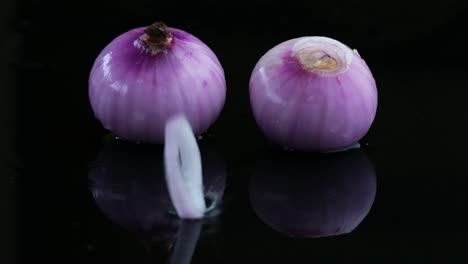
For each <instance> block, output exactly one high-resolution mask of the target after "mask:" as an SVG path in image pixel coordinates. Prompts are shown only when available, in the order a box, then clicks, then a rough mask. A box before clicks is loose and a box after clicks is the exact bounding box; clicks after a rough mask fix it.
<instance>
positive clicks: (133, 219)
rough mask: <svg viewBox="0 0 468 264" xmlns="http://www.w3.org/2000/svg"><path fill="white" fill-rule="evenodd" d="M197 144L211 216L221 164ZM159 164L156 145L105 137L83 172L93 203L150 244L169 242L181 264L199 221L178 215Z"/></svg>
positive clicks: (222, 176) (220, 190) (219, 191)
mask: <svg viewBox="0 0 468 264" xmlns="http://www.w3.org/2000/svg"><path fill="white" fill-rule="evenodd" d="M199 144H200V146H199V147H200V152H201V155H202V169H203V185H204V192H205V198H206V199H207V207H208V209H209V210H211V212H210V213H209V216H212V215H215V214H216V213H218V212H219V211H218V208H219V205H220V203H221V200H222V197H223V194H224V189H225V184H226V168H225V164H224V161H223V160H222V159H221V158H220V157H219V155H217V153H216V152H215V151H214V150H213V149H212V148H211V147H210V146H209V145H208V144H206V143H199ZM163 165H164V164H163V147H162V146H157V145H147V144H134V143H129V142H126V141H122V140H114V139H110V140H108V142H106V143H105V144H104V145H103V147H102V149H101V151H100V153H99V155H98V157H97V159H96V161H95V162H94V164H93V165H92V166H91V168H90V170H89V172H88V176H89V183H90V184H89V186H90V190H91V192H92V194H93V198H94V200H95V203H96V205H97V207H98V208H99V209H100V211H102V213H103V214H104V215H105V216H106V217H107V218H109V219H110V220H112V221H113V222H115V223H117V224H118V225H120V226H122V227H124V228H125V229H127V230H129V231H131V232H132V233H135V234H136V235H137V236H138V237H140V238H142V239H143V240H145V241H149V242H151V243H152V245H154V244H155V243H161V244H166V245H168V247H173V253H172V256H171V261H170V262H171V263H186V262H185V261H190V258H191V256H192V253H193V249H194V248H195V244H196V242H197V240H198V236H199V234H200V232H201V226H202V222H203V221H202V220H200V221H181V220H179V218H178V217H177V215H176V213H175V212H174V209H173V207H172V203H171V200H170V197H169V194H168V191H167V187H166V183H165V178H164V166H163ZM174 244H175V245H174ZM173 245H174V246H173ZM190 250H192V251H190ZM183 256H185V257H183Z"/></svg>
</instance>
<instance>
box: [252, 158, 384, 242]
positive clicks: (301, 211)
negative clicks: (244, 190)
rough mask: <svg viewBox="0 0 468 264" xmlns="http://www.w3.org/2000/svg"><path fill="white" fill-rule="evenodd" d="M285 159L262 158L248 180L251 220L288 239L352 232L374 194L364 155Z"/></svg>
mask: <svg viewBox="0 0 468 264" xmlns="http://www.w3.org/2000/svg"><path fill="white" fill-rule="evenodd" d="M285 154H286V155H285ZM291 154H292V153H279V154H278V153H275V154H272V155H270V156H269V157H266V158H265V160H264V161H263V162H262V163H260V165H259V166H258V168H257V170H256V172H255V174H254V175H253V177H252V178H251V180H250V190H249V193H250V201H251V204H252V207H253V209H254V211H255V213H256V214H257V216H258V217H259V218H260V219H261V220H262V221H263V222H264V223H265V224H267V225H268V226H270V227H271V228H273V229H274V230H276V231H278V232H281V233H284V234H286V235H288V236H292V237H323V236H334V235H340V234H346V233H349V232H351V231H353V230H354V229H355V228H356V227H357V226H358V225H359V224H360V223H361V222H362V220H363V219H364V218H365V217H366V216H367V214H368V213H369V211H370V209H371V207H372V204H373V202H374V199H375V194H376V189H377V183H376V175H375V170H374V168H373V165H372V163H371V161H370V160H369V158H368V157H367V155H366V153H365V152H364V151H363V150H360V149H354V150H349V151H346V152H340V153H333V154H318V155H317V156H311V155H302V154H303V153H297V154H296V155H291Z"/></svg>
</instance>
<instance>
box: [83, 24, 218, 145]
mask: <svg viewBox="0 0 468 264" xmlns="http://www.w3.org/2000/svg"><path fill="white" fill-rule="evenodd" d="M225 97H226V81H225V78H224V71H223V68H222V66H221V64H220V62H219V60H218V59H217V57H216V55H215V54H214V53H213V51H212V50H211V49H210V48H209V47H208V46H207V45H205V44H204V43H203V42H202V41H201V40H199V39H198V38H196V37H195V36H193V35H191V34H189V33H187V32H185V31H182V30H179V29H175V28H170V27H167V26H166V25H165V24H164V23H162V22H156V23H154V24H152V25H150V26H148V27H141V28H136V29H132V30H130V31H128V32H125V33H123V34H122V35H120V36H118V37H117V38H116V39H114V40H113V41H112V42H110V43H109V44H108V45H107V46H106V47H105V48H104V50H102V52H101V53H100V54H99V56H98V57H97V59H96V61H95V63H94V65H93V67H92V70H91V74H90V76H89V100H90V103H91V107H92V109H93V111H94V115H95V117H96V118H97V119H98V120H99V121H100V122H101V124H102V125H103V126H104V128H106V129H107V130H109V131H111V132H112V133H114V134H115V135H116V136H119V137H121V138H124V139H126V140H130V141H137V142H150V143H163V142H164V127H165V124H166V121H167V120H168V119H169V118H171V117H172V116H175V115H177V114H183V115H185V116H186V117H187V119H188V120H189V122H190V125H191V126H192V128H193V131H194V133H195V134H197V135H199V134H201V133H203V132H205V131H206V130H207V129H208V128H209V127H210V126H211V125H212V124H213V122H214V121H215V120H216V119H217V117H218V116H219V113H220V112H221V110H222V108H223V106H224V102H225Z"/></svg>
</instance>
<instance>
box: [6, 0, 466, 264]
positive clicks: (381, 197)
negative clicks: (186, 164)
mask: <svg viewBox="0 0 468 264" xmlns="http://www.w3.org/2000/svg"><path fill="white" fill-rule="evenodd" d="M467 14H468V12H467V4H466V2H462V1H456V0H447V1H440V2H437V3H435V2H434V3H430V2H427V1H426V2H424V3H423V2H422V1H421V2H420V3H418V2H411V1H386V2H378V1H365V2H359V3H354V2H350V1H348V2H346V3H335V2H334V3H333V4H331V3H329V2H326V1H325V2H323V1H322V2H314V1H307V2H302V3H300V2H299V1H288V2H284V3H279V2H278V3H274V2H271V1H250V2H249V4H241V3H238V2H227V1H226V2H223V1H203V2H192V3H188V4H185V3H181V2H158V1H143V0H136V1H130V2H129V1H95V2H93V1H79V2H67V1H60V2H59V1H38V0H22V1H11V0H7V1H3V2H2V3H1V4H0V19H1V24H0V34H1V38H0V43H1V45H2V46H1V49H0V55H1V57H0V65H1V68H0V81H1V83H0V87H1V88H0V91H1V94H0V110H1V111H0V117H1V118H2V119H1V120H0V121H1V129H0V151H1V152H0V155H1V158H0V175H1V179H2V182H1V184H0V186H1V187H2V189H1V193H2V194H4V195H5V198H3V196H2V199H1V203H0V204H2V212H3V215H2V217H1V222H0V226H1V230H0V232H1V234H2V235H1V237H2V240H3V241H4V243H2V245H5V246H2V247H1V248H2V251H4V253H5V254H3V252H2V254H1V255H2V256H4V257H5V260H3V259H2V260H0V262H1V263H37V262H42V261H44V262H46V263H56V262H57V263H167V262H170V263H189V262H190V261H192V263H250V262H251V263H309V262H317V263H333V262H338V261H343V262H344V261H346V262H360V261H362V262H364V261H366V262H373V263H381V262H391V263H406V262H407V263H429V262H435V263H466V262H467V260H468V259H467V257H466V253H465V252H464V250H465V248H466V245H467V242H468V241H467V240H468V239H467V234H468V228H467V227H468V213H467V212H468V197H467V192H466V189H467V187H468V179H467V175H468V174H467V171H468V162H466V160H467V155H466V149H467V147H468V137H467V135H468V131H467V126H466V124H467V123H468V115H467V111H468V107H467V104H466V102H467V98H468V89H467V88H466V87H467V83H468V78H467V75H466V70H467V66H466V61H467V59H468V56H467V54H468V53H466V52H464V49H465V47H466V46H467V44H468V41H467V40H466V34H464V32H465V31H466V30H465V27H464V26H463V20H464V18H465V17H466V15H467ZM156 20H163V21H165V22H166V23H167V24H168V25H170V26H173V27H176V28H180V29H184V30H186V31H188V32H190V33H192V34H194V35H195V36H197V37H199V38H200V39H202V40H203V41H204V42H205V43H206V44H208V45H209V46H210V47H211V48H212V49H213V51H214V52H215V53H216V54H217V56H218V57H219V59H220V61H221V63H222V64H223V67H224V70H225V73H226V79H227V84H228V95H227V102H226V106H225V108H224V110H223V113H222V115H221V118H220V119H219V120H218V121H217V122H216V123H215V124H214V125H213V126H212V128H211V129H210V130H209V131H208V132H207V133H206V134H205V135H204V136H203V139H201V140H200V145H207V146H208V145H209V146H210V148H212V149H213V150H214V152H215V153H217V154H216V155H215V157H214V158H213V160H214V162H212V163H211V162H210V163H209V164H207V165H206V166H208V167H211V166H213V169H214V172H213V173H214V174H216V171H218V170H221V171H223V170H224V171H225V172H226V174H225V175H226V181H225V182H224V180H223V181H222V184H221V185H216V184H214V186H221V187H220V188H221V189H223V188H224V190H223V191H222V193H223V195H222V197H223V198H222V203H221V204H220V207H219V214H217V215H215V216H213V217H211V218H208V219H206V220H204V221H202V222H183V221H179V220H178V219H174V218H173V215H171V213H170V211H171V208H170V205H169V206H168V204H167V203H164V201H166V200H164V195H162V194H163V193H164V192H165V191H164V188H161V189H158V188H159V187H162V186H161V185H162V183H161V182H158V181H159V180H158V178H157V177H159V176H160V175H159V176H158V175H156V174H158V173H156V172H157V171H159V167H158V166H160V164H159V165H158V162H160V160H158V159H157V157H158V155H159V154H157V149H158V147H155V146H147V147H145V146H140V147H141V148H140V147H135V148H134V147H132V146H128V147H129V148H130V150H125V151H123V152H119V151H114V150H112V151H111V152H110V153H111V154H112V155H114V154H115V153H117V154H115V155H116V156H113V157H112V158H109V156H108V155H107V154H106V153H108V152H106V149H107V147H108V145H107V144H108V143H109V142H108V141H107V140H108V139H109V138H108V136H107V135H108V132H106V131H105V130H104V129H102V127H101V126H100V124H99V122H98V121H97V120H95V119H94V117H93V114H92V110H91V108H90V105H89V103H88V97H87V96H88V95H87V79H88V75H89V70H90V68H91V66H92V63H93V61H94V59H95V57H96V56H97V55H98V53H99V52H100V51H101V49H102V48H103V47H104V46H105V45H106V44H107V43H108V42H109V41H110V40H112V39H113V38H114V37H116V36H117V35H119V34H121V33H122V32H124V31H126V30H129V29H131V28H134V27H138V26H144V25H148V24H150V23H152V22H154V21H156ZM304 35H323V36H329V37H333V38H336V39H338V40H340V41H342V42H344V43H346V44H348V45H350V46H351V47H353V48H356V49H358V50H359V53H360V54H361V56H362V57H363V58H364V59H365V60H366V62H367V63H368V65H369V67H370V68H371V69H372V71H373V74H374V76H375V79H376V81H377V88H378V92H379V107H378V111H377V117H376V120H375V122H374V124H373V126H372V128H371V130H370V131H369V133H368V134H367V135H366V136H365V138H364V139H363V140H362V141H361V145H362V148H361V150H358V151H357V152H359V153H360V154H359V155H358V156H359V157H361V158H359V157H358V158H356V161H354V158H353V157H351V158H349V157H348V158H345V157H343V156H346V153H341V154H340V153H335V154H328V155H329V156H327V157H331V158H330V159H328V158H324V156H320V155H316V154H305V153H302V154H300V153H294V152H285V151H283V150H281V149H280V148H278V147H276V146H274V145H272V144H270V143H269V142H268V141H267V140H266V139H265V137H264V136H263V135H262V134H261V132H260V131H259V130H258V128H257V127H256V125H255V122H254V119H253V117H252V114H251V112H250V106H249V99H248V80H249V77H250V73H251V70H252V69H253V67H254V65H255V63H256V62H257V60H258V59H259V58H260V56H261V55H263V54H264V53H265V52H266V51H267V50H268V49H270V48H271V47H273V46H274V45H276V44H278V43H280V42H282V41H284V40H287V39H289V38H293V37H298V36H304ZM140 149H143V151H141V150H140ZM145 149H146V150H145ZM148 149H152V150H151V151H156V152H154V153H153V154H151V153H152V152H151V151H149V153H148ZM132 151H133V152H134V153H135V152H136V154H131V155H130V157H128V158H127V157H126V155H127V154H130V153H132ZM119 153H120V154H119ZM348 154H349V155H351V153H348ZM106 155H107V156H106ZM138 155H142V156H143V157H146V158H147V159H146V160H145V158H142V159H132V158H131V157H138ZM145 155H149V156H145ZM151 155H153V156H151ZM207 156H208V155H207ZM340 156H341V158H340ZM351 156H353V155H351ZM106 157H107V158H106ZM151 157H154V163H152V162H151ZM115 159H116V160H115ZM209 159H210V158H208V159H207V160H209ZM323 159H325V160H323ZM272 160H274V162H273V161H272ZM125 161H126V162H128V163H129V164H135V166H132V167H130V166H126V165H125ZM103 162H104V163H103ZM106 162H107V163H106ZM270 163H271V166H269V165H268V164H270ZM103 164H105V166H104V167H109V166H110V168H114V170H112V169H110V172H115V173H111V174H100V175H101V176H106V177H107V176H109V177H107V178H106V177H101V178H100V179H101V182H100V183H99V184H101V185H93V179H95V178H93V177H92V176H90V175H91V173H90V172H91V171H93V169H96V168H102V165H103ZM114 165H116V166H117V165H118V166H117V167H115V166H114ZM119 166H121V167H119ZM140 166H141V168H140ZM204 166H205V165H204ZM218 166H219V167H218ZM348 168H349V169H348ZM348 170H349V171H348ZM125 173H129V174H132V175H131V177H132V178H125V177H124V175H123V174H125ZM148 173H149V174H152V173H154V174H155V175H154V177H155V178H151V177H152V175H148ZM268 174H271V181H269V179H268ZM282 175H284V177H282ZM308 175H310V177H308ZM291 177H294V179H291ZM102 181H104V182H102ZM106 181H107V182H106ZM108 181H110V182H108ZM113 181H117V184H116V185H115V186H125V188H122V189H119V187H117V189H116V190H115V189H112V188H110V189H109V188H107V187H109V186H110V187H115V186H114V185H112V182H113ZM223 184H224V185H223ZM96 186H100V187H105V188H104V189H99V188H97V189H96V188H95V189H94V191H93V187H96ZM131 186H133V187H131ZM308 186H310V188H309V187H308ZM153 187H154V188H153ZM132 188H134V189H132ZM109 190H110V192H107V191H109ZM105 191H106V192H105ZM262 193H263V194H265V195H263V196H262ZM93 194H94V196H93ZM268 194H269V195H268ZM106 195H107V196H106ZM158 195H161V197H163V198H161V199H156V197H158ZM100 198H102V199H103V200H101V201H100V200H99V199H100ZM307 199H310V202H307ZM140 200H143V201H141V202H140ZM288 203H292V204H291V205H289V204H288ZM348 203H350V204H348ZM3 205H4V206H3ZM148 207H150V208H154V210H148V209H149V208H148ZM167 207H169V208H167ZM354 212H357V213H356V214H354ZM167 213H168V214H167ZM288 216H290V217H288ZM311 216H313V217H312V218H311V219H309V218H308V217H311ZM282 219H283V220H282ZM284 219H286V220H287V221H286V220H284ZM347 219H351V220H349V222H348V220H347ZM166 220H167V221H166ZM285 221H286V222H285ZM294 224H296V225H294ZM296 227H297V229H296ZM291 233H293V234H291ZM297 236H307V237H309V238H303V237H301V238H297ZM310 236H313V238H311V237H310ZM317 236H318V237H317Z"/></svg>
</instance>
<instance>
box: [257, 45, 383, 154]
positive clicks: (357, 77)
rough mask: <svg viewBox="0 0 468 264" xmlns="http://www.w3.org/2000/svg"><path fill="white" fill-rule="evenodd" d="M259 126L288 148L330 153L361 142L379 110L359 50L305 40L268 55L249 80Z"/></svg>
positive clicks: (275, 49) (374, 92)
mask: <svg viewBox="0 0 468 264" xmlns="http://www.w3.org/2000/svg"><path fill="white" fill-rule="evenodd" d="M250 102H251V106H252V110H253V113H254V116H255V119H256V121H257V124H258V126H259V127H260V129H261V130H262V131H263V132H264V134H265V135H266V136H267V137H268V138H269V139H270V140H272V141H273V142H276V143H278V144H280V145H282V146H284V147H287V148H292V149H298V150H310V151H330V150H337V149H341V148H346V147H348V146H350V145H353V144H355V143H357V142H358V141H359V140H360V139H361V138H362V137H363V136H364V135H365V134H366V133H367V131H368V130H369V128H370V126H371V124H372V122H373V120H374V117H375V114H376V109H377V89H376V84H375V80H374V78H373V76H372V73H371V71H370V70H369V68H368V67H367V65H366V63H365V62H364V60H363V59H361V57H360V56H359V54H358V53H357V51H356V50H354V51H353V50H351V49H350V48H349V47H347V46H345V45H344V44H342V43H340V42H338V41H336V40H333V39H330V38H326V37H301V38H296V39H292V40H288V41H286V42H283V43H281V44H279V45H277V46H276V47H274V48H272V49H271V50H269V51H268V52H267V53H266V54H265V55H264V56H263V57H262V58H261V59H260V60H259V62H258V63H257V65H256V66H255V68H254V70H253V72H252V76H251V79H250Z"/></svg>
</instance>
